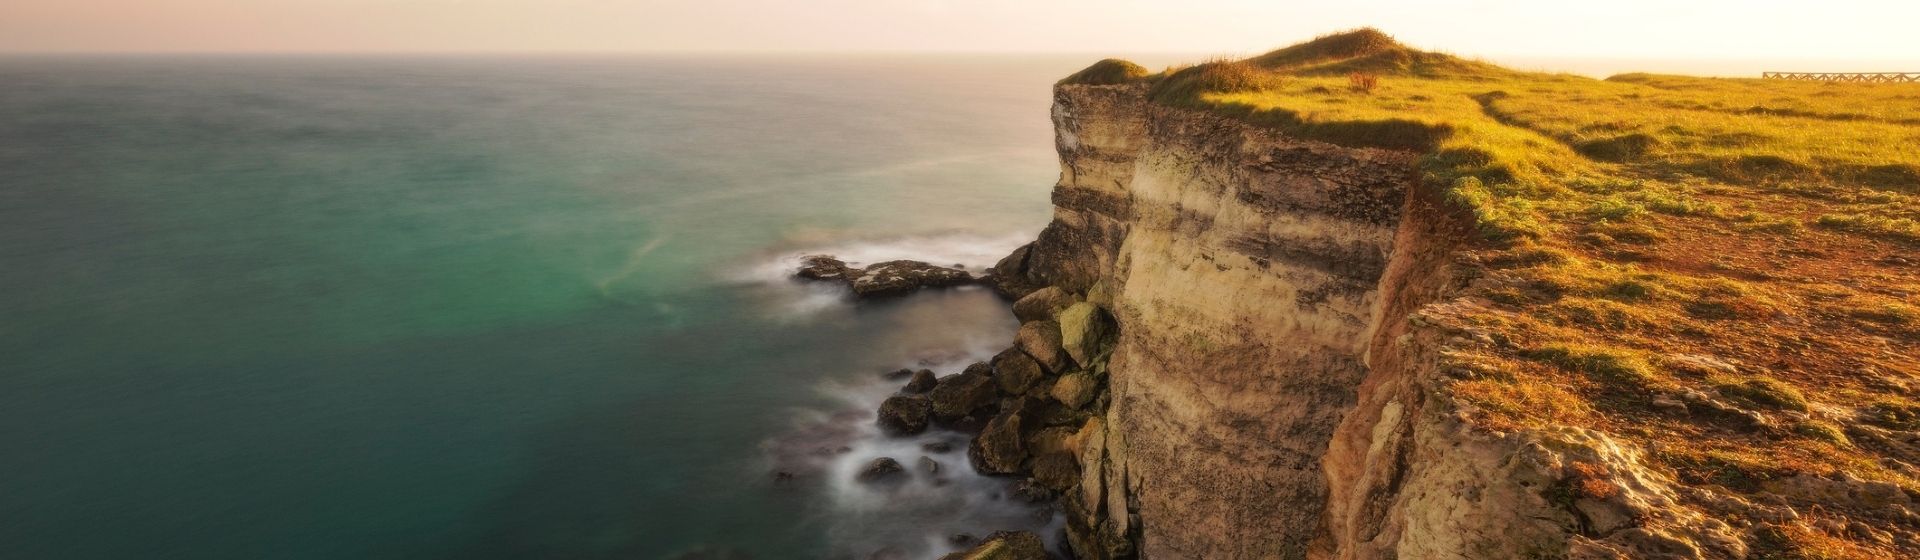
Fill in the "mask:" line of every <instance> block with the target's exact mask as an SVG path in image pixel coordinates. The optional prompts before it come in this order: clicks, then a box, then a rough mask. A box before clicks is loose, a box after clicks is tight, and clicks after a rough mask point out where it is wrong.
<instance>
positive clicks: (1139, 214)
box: [988, 83, 1743, 558]
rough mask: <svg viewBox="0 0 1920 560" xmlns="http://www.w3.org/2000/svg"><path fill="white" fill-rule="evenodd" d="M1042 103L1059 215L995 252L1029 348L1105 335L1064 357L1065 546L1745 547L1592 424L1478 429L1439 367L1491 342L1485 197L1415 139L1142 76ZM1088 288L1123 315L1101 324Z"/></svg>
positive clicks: (1164, 552) (1639, 551)
mask: <svg viewBox="0 0 1920 560" xmlns="http://www.w3.org/2000/svg"><path fill="white" fill-rule="evenodd" d="M1052 112H1053V121H1054V125H1055V128H1056V139H1057V140H1056V144H1057V145H1056V147H1057V149H1058V151H1059V154H1060V159H1061V178H1060V182H1059V184H1058V185H1056V186H1055V187H1054V190H1053V202H1054V205H1055V214H1054V220H1053V222H1052V223H1051V224H1050V225H1049V226H1048V227H1047V228H1046V230H1045V231H1044V232H1043V233H1042V234H1041V235H1040V237H1039V239H1038V240H1037V241H1035V242H1034V243H1033V244H1032V245H1030V246H1028V247H1025V248H1022V249H1021V250H1020V251H1017V252H1016V253H1015V254H1014V255H1012V256H1010V257H1009V258H1008V259H1007V260H1005V261H1003V262H1002V263H1001V264H1000V265H999V266H997V267H996V270H995V272H996V273H997V274H998V275H999V277H1000V282H1001V283H1002V285H1003V286H1009V288H1008V289H1009V290H1010V291H1013V292H1015V293H1014V294H1013V295H1015V296H1021V295H1025V296H1026V297H1025V298H1023V299H1022V300H1021V301H1020V302H1019V304H1017V305H1016V312H1019V313H1020V314H1021V315H1022V319H1023V320H1026V321H1029V322H1028V323H1027V327H1024V328H1023V329H1022V331H1023V332H1022V338H1023V341H1022V346H1021V347H1022V348H1029V346H1030V345H1029V344H1027V340H1028V339H1029V338H1035V339H1038V338H1041V337H1038V336H1033V337H1029V335H1028V331H1031V330H1043V331H1047V332H1048V333H1053V332H1055V331H1058V332H1060V333H1062V334H1055V335H1053V336H1055V337H1058V338H1063V339H1065V342H1067V344H1065V346H1067V347H1068V349H1069V350H1071V349H1072V346H1074V344H1072V343H1073V341H1074V340H1076V339H1081V340H1083V342H1081V343H1080V344H1083V345H1085V344H1088V343H1086V342H1084V340H1085V339H1088V338H1105V339H1107V340H1110V342H1107V343H1106V344H1110V350H1107V349H1102V348H1099V347H1098V346H1100V345H1099V344H1095V346H1096V348H1093V349H1091V350H1086V351H1083V352H1081V353H1080V354H1079V355H1076V356H1074V358H1075V359H1074V360H1062V362H1063V365H1062V366H1060V367H1061V368H1062V369H1063V370H1064V371H1056V372H1055V373H1076V374H1082V375H1088V374H1091V375H1092V376H1093V378H1094V379H1095V382H1096V383H1104V386H1105V393H1104V394H1102V395H1101V396H1100V397H1098V399H1097V400H1095V401H1094V404H1093V405H1092V407H1093V409H1094V417H1093V418H1091V419H1088V420H1087V421H1086V422H1085V423H1084V425H1082V426H1081V427H1080V428H1079V429H1078V431H1077V433H1076V434H1074V436H1073V437H1072V439H1071V440H1070V441H1069V442H1068V443H1069V448H1070V450H1071V451H1072V452H1073V453H1075V454H1076V456H1077V459H1078V460H1077V463H1078V465H1079V469H1080V472H1079V477H1078V482H1077V483H1069V484H1071V485H1072V487H1071V488H1070V489H1068V490H1067V491H1066V493H1065V494H1064V497H1063V499H1062V501H1063V504H1064V507H1065V509H1066V510H1067V512H1068V516H1069V528H1068V540H1069V542H1070V544H1071V548H1072V549H1073V550H1074V552H1075V554H1076V555H1077V556H1079V557H1082V558H1118V557H1133V556H1138V557H1146V558H1309V557H1312V558H1332V557H1338V558H1396V557H1397V558H1446V557H1465V558H1519V557H1565V556H1570V555H1571V556H1586V555H1590V556H1593V557H1608V556H1614V555H1618V554H1626V555H1629V556H1636V557H1639V556H1645V557H1653V556H1660V555H1672V556H1675V557H1697V556H1712V555H1737V554H1740V553H1742V552H1743V551H1742V550H1741V549H1740V547H1741V545H1740V543H1739V541H1738V539H1734V538H1731V537H1727V536H1726V535H1725V534H1723V533H1725V529H1726V527H1725V526H1724V525H1723V524H1722V525H1716V523H1717V522H1712V521H1706V520H1703V519H1701V518H1700V516H1698V515H1694V514H1689V513H1687V510H1685V509H1683V508H1678V507H1674V501H1673V500H1674V498H1673V492H1674V491H1673V490H1671V489H1670V488H1669V486H1670V485H1669V484H1668V483H1667V482H1666V481H1664V480H1662V479H1660V478H1659V477H1658V476H1655V475H1650V474H1646V473H1644V472H1642V470H1640V469H1635V468H1633V465H1634V464H1635V461H1636V457H1635V456H1634V452H1633V451H1631V450H1629V449H1625V448H1622V447H1620V446H1616V445H1614V444H1613V443H1611V442H1610V441H1609V440H1608V439H1607V438H1606V437H1605V436H1604V435H1600V434H1597V433H1590V432H1586V431H1582V430H1579V429H1577V428H1567V429H1565V430H1563V431H1561V432H1558V433H1551V434H1542V433H1498V432H1493V431H1489V430H1486V429H1482V428H1477V427H1475V426H1474V425H1473V424H1472V423H1471V422H1467V421H1465V420H1464V419H1463V416H1464V415H1466V414H1468V411H1463V410H1462V407H1461V406H1459V405H1457V404H1455V403H1453V402H1451V401H1449V400H1448V399H1447V398H1445V396H1444V392H1443V391H1439V390H1437V389H1438V388H1439V387H1440V386H1442V385H1444V384H1445V383H1446V382H1447V380H1448V378H1449V376H1450V375H1451V374H1450V373H1449V371H1448V370H1450V369H1458V368H1459V367H1462V366H1460V365H1459V362H1460V361H1461V360H1460V359H1458V357H1457V356H1456V354H1457V353H1460V352H1470V351H1471V349H1472V348H1473V347H1474V346H1476V345H1489V344H1494V343H1495V341H1493V340H1490V339H1489V337H1488V336H1486V334H1485V333H1480V332H1476V331H1475V329H1474V328H1473V326H1472V324H1473V323H1474V320H1473V319H1472V318H1473V317H1474V316H1477V315H1479V314H1480V313H1481V311H1480V310H1477V309H1474V308H1473V304H1472V303H1470V302H1469V300H1465V299H1459V300H1456V296H1457V295H1458V294H1459V293H1460V292H1461V291H1463V290H1465V289H1467V287H1468V286H1470V285H1471V284H1472V282H1474V281H1475V279H1476V277H1478V276H1479V269H1478V267H1477V266H1475V265H1474V264H1473V263H1472V262H1471V258H1470V257H1469V255H1468V253H1467V252H1466V251H1463V250H1462V247H1461V245H1462V244H1463V243H1464V242H1465V240H1468V239H1471V238H1472V236H1471V235H1470V234H1469V233H1468V229H1469V228H1470V227H1471V222H1472V220H1471V218H1470V217H1468V216H1463V215H1461V212H1460V211H1459V210H1457V209H1455V208H1453V207H1451V206H1449V205H1446V204H1443V203H1441V202H1440V201H1439V199H1438V196H1437V194H1436V189H1433V188H1429V187H1426V186H1423V185H1422V184H1421V183H1420V178H1419V175H1418V174H1417V172H1416V161H1415V160H1416V158H1417V156H1416V154H1414V153H1411V152H1404V151H1393V150H1383V149H1356V148H1346V147H1340V146H1335V145H1332V144H1327V143H1324V142H1318V141H1312V140H1304V139H1299V138H1294V137H1290V136H1288V135H1286V134H1283V133H1280V132H1276V131H1274V130H1271V129H1267V128H1260V127H1254V126H1250V125H1247V124H1244V123H1242V122H1241V121H1238V120H1233V119H1229V118H1224V117H1221V116H1217V115H1215V114H1212V113H1208V112H1205V111H1199V110H1194V109H1185V108H1178V107H1169V106H1165V105H1161V104H1156V103H1151V102H1149V101H1148V86H1146V85H1142V84H1128V83H1119V84H1112V85H1075V84H1063V85H1060V86H1058V87H1056V90H1055V94H1054V104H1053V111H1052ZM1043 286H1044V287H1048V288H1047V289H1045V290H1041V291H1038V292H1031V291H1032V290H1034V289H1035V288H1038V287H1043ZM1030 292H1031V293H1032V295H1028V294H1029V293H1030ZM1041 300H1044V301H1041ZM1082 300H1084V301H1085V302H1086V303H1083V304H1079V305H1078V307H1079V308H1080V309H1081V310H1082V311H1081V312H1080V315H1081V316H1080V317H1077V318H1075V317H1064V316H1065V315H1068V314H1067V313H1066V312H1065V310H1067V309H1070V306H1069V304H1072V303H1073V302H1075V301H1082ZM1087 304H1091V305H1087ZM1090 308H1091V309H1094V310H1097V311H1098V315H1099V317H1101V318H1104V317H1111V321H1112V328H1111V329H1110V330H1111V331H1112V334H1111V335H1110V336H1103V335H1101V334H1099V333H1098V332H1095V333H1094V334H1088V332H1089V331H1098V330H1099V329H1098V328H1097V325H1093V324H1097V323H1098V322H1099V321H1097V320H1096V321H1092V322H1091V323H1092V324H1090V321H1089V319H1087V318H1086V311H1085V310H1087V309H1090ZM1033 346H1041V347H1044V346H1046V344H1038V343H1037V344H1035V345H1033ZM1108 352H1110V353H1108ZM1030 353H1032V352H1030ZM1035 357H1036V358H1039V357H1040V356H1037V355H1036V356H1035ZM1043 361H1044V360H1043ZM1049 369H1050V370H1052V368H1051V367H1050V368H1049ZM1062 379H1064V378H1062ZM1054 384H1055V386H1056V388H1058V386H1060V385H1061V383H1060V382H1054ZM1059 392H1060V391H1055V393H1056V394H1057V393H1059ZM1003 414H1004V413H1003ZM988 429H989V431H990V432H991V431H992V430H993V429H994V428H993V426H991V425H990V426H989V428H988ZM1589 481H1592V482H1591V483H1590V484H1589ZM1582 484H1588V486H1590V487H1592V488H1603V489H1604V490H1599V491H1590V492H1586V493H1583V492H1582V490H1581V488H1582V486H1581V485H1582Z"/></svg>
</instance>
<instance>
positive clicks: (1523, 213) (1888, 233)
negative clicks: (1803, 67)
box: [1063, 29, 1920, 558]
mask: <svg viewBox="0 0 1920 560" xmlns="http://www.w3.org/2000/svg"><path fill="white" fill-rule="evenodd" d="M1063 83H1068V84H1114V85H1117V86H1118V87H1133V88H1140V89H1141V90H1142V91H1143V92H1144V93H1145V94H1146V95H1147V96H1148V99H1149V100H1150V101H1151V102H1153V103H1157V104H1161V105H1165V106H1171V107H1177V108H1187V109H1192V110H1198V111H1207V112H1210V113H1213V114H1217V115H1223V116H1227V117H1231V118H1235V119H1239V120H1241V121H1243V122H1246V123H1248V124H1251V125H1255V126H1260V127H1265V128H1270V129H1274V130H1276V131H1279V132H1281V133H1284V134H1287V135H1290V136H1294V137H1298V138H1304V139H1312V140H1320V141H1324V142H1328V143H1331V144H1335V145H1339V146H1346V147H1356V148H1386V149H1395V150H1408V151H1413V152H1416V153H1417V154H1419V156H1420V157H1419V158H1418V161H1419V164H1418V165H1419V169H1418V171H1419V174H1418V175H1419V177H1420V182H1421V183H1422V186H1423V187H1424V188H1431V189H1437V190H1440V191H1442V192H1443V194H1444V196H1445V199H1446V200H1448V201H1449V202H1450V203H1451V204H1453V205H1454V206H1455V209H1457V210H1458V211H1460V212H1461V215H1463V216H1470V217H1471V218H1470V219H1471V220H1472V221H1473V222H1474V224H1475V225H1476V226H1478V231H1479V235H1478V236H1476V237H1475V238H1474V239H1471V240H1467V241H1468V244H1469V247H1468V249H1467V252H1468V253H1469V254H1468V255H1467V257H1465V258H1463V259H1462V260H1461V261H1460V262H1462V263H1471V266H1470V268H1472V269H1474V271H1475V272H1474V273H1473V276H1474V277H1475V278H1476V279H1475V280H1474V281H1473V282H1472V283H1471V284H1470V285H1469V287H1466V288H1462V293H1460V294H1456V295H1460V296H1466V297H1468V298H1471V299H1474V300H1476V301H1477V302H1479V303H1483V304H1484V305H1485V306H1486V311H1485V312H1484V313H1481V314H1478V315H1476V316H1473V317H1471V318H1470V319H1462V320H1468V321H1472V322H1474V325H1473V326H1474V327H1475V328H1476V329H1480V330H1483V331H1486V332H1488V334H1489V335H1490V338H1491V339H1493V340H1495V341H1498V342H1497V343H1496V344H1495V345H1494V346H1493V347H1491V348H1477V349H1472V350H1463V349H1452V350H1449V354H1448V355H1449V356H1454V357H1459V356H1467V357H1468V358H1470V362H1471V363H1459V364H1451V363H1450V364H1448V365H1447V366H1446V367H1445V368H1443V369H1444V370H1445V371H1450V372H1453V373H1450V374H1449V376H1450V381H1449V382H1448V383H1447V384H1446V385H1445V387H1446V388H1445V389H1444V391H1445V392H1446V393H1447V394H1448V395H1449V396H1450V397H1452V398H1454V399H1457V401H1458V402H1460V403H1462V404H1464V405H1466V406H1467V407H1468V408H1469V409H1470V410H1472V411H1473V412H1472V417H1473V418H1475V419H1476V420H1475V421H1476V422H1478V423H1480V425H1482V426H1484V427H1487V428H1489V429H1494V430H1499V431H1519V430H1540V429H1545V428H1548V427H1553V426H1564V425H1573V426H1581V427H1586V428H1591V429H1595V430H1600V431H1604V432H1606V433H1608V434H1609V435H1610V436H1611V437H1613V438H1614V439H1615V440H1617V441H1622V442H1627V443H1631V444H1634V445H1637V446H1640V447H1642V448H1644V449H1646V450H1648V451H1649V453H1647V454H1646V457H1648V459H1647V461H1649V462H1650V466H1651V467H1653V468H1655V469H1657V470H1659V471H1661V472H1664V473H1668V474H1669V475H1670V476H1672V477H1673V478H1675V479H1676V480H1678V481H1680V482H1682V483H1685V484H1692V485H1697V486H1700V487H1703V488H1709V489H1711V490H1712V491H1714V492H1722V493H1731V494H1735V495H1742V496H1744V497H1745V498H1747V499H1752V498H1753V497H1754V496H1753V494H1754V493H1757V492H1761V491H1762V488H1763V487H1764V486H1765V485H1766V484H1768V483H1770V482H1771V481H1775V480H1780V479H1783V478H1788V477H1793V476H1799V475H1815V476H1824V477H1838V476H1840V475H1842V474H1844V475H1847V476H1853V477H1857V478H1860V479H1864V480H1870V481H1881V482H1890V483H1893V484H1896V485H1898V486H1900V487H1902V488H1904V489H1906V490H1907V491H1908V492H1909V493H1911V494H1913V495H1916V496H1920V472H1916V471H1914V470H1913V469H1912V468H1911V467H1907V466H1903V465H1911V464H1914V463H1915V461H1916V458H1915V457H1913V456H1912V455H1911V453H1912V451H1911V450H1909V449H1904V448H1900V447H1898V446H1894V447H1889V445H1893V444H1889V443H1886V442H1888V441H1894V440H1899V439H1900V438H1901V437H1906V436H1905V435H1903V434H1911V433H1912V432H1915V431H1920V400H1916V399H1914V398H1913V397H1912V396H1911V395H1909V394H1907V392H1908V391H1910V389H1909V388H1908V387H1909V386H1920V385H1913V384H1914V383H1920V360H1917V359H1915V357H1920V304H1916V303H1914V302H1916V301H1920V299H1916V298H1920V85H1910V84H1826V83H1814V82H1791V81H1773V80H1765V81H1763V80H1757V79H1717V78H1696V77H1687V76H1666V75H1652V74H1626V75H1619V76H1614V77H1611V78H1608V79H1604V80H1600V79H1592V78H1586V77H1580V76H1571V75H1561V74H1542V73H1529V72H1518V71H1513V70H1509V69H1505V68H1501V67H1498V66H1495V65H1493V64H1489V63H1486V62H1482V61H1475V60H1469V59H1463V58H1460V57H1455V56H1450V55H1447V54H1443V53H1435V52H1426V51H1420V50H1417V49H1412V48H1409V47H1407V46H1404V45H1401V44H1400V43H1398V42H1396V41H1394V40H1393V38H1392V37H1390V36H1388V35H1386V34H1384V33H1381V32H1379V31H1376V30H1371V29H1362V30H1355V31H1350V32H1345V33H1338V34H1333V35H1328V36H1325V37H1321V38H1318V39H1315V40H1313V41H1309V42H1305V43H1301V44H1298V45H1294V46H1290V47H1287V48H1283V49H1279V50H1276V51H1273V52H1270V53H1266V54H1263V55H1259V56H1255V57H1250V58H1246V59H1239V60H1228V59H1217V60H1210V61H1206V62H1203V63H1200V64H1196V65H1193V66H1185V67H1176V68H1170V69H1168V70H1167V71H1164V72H1160V73H1157V74H1146V71H1145V70H1144V69H1139V68H1138V67H1137V66H1132V65H1123V64H1120V63H1118V62H1117V61H1102V62H1101V63H1100V64H1096V65H1095V66H1094V67H1090V68H1088V69H1087V70H1086V71H1082V72H1081V73H1079V74H1075V76H1073V77H1069V78H1068V80H1066V81H1064V82H1063ZM1195 345H1196V347H1200V346H1203V345H1202V344H1200V343H1199V342H1198V341H1196V343H1195ZM1468 358H1460V359H1468ZM1448 359H1454V358H1448ZM1703 360H1704V361H1703ZM1701 364H1706V365H1705V366H1703V365H1701ZM1880 378H1885V379H1905V380H1909V381H1906V382H1903V383H1904V384H1902V383H1890V382H1885V381H1875V379H1880ZM1687 394H1693V395H1706V396H1708V397H1709V398H1713V399H1716V400H1719V401H1722V402H1724V403H1727V404H1728V405H1730V406H1734V407H1737V408H1740V409H1741V410H1743V411H1751V412H1752V413H1753V414H1755V415H1758V416H1760V417H1761V418H1762V419H1763V420H1764V422H1761V423H1742V422H1735V421H1730V420H1729V419H1728V418H1726V417H1725V416H1724V415H1722V416H1716V415H1714V414H1709V413H1704V412H1695V411H1694V410H1693V409H1691V408H1685V409H1682V408H1676V407H1674V406H1673V405H1672V404H1671V402H1669V403H1668V404H1666V405H1663V406H1656V401H1660V400H1661V399H1666V401H1674V400H1676V399H1678V398H1679V397H1680V396H1683V395H1687ZM1662 402H1665V401H1662ZM1843 427H1844V428H1843ZM1860 429H1875V430H1886V431H1889V432H1891V433H1893V434H1894V435H1893V436H1890V437H1883V436H1875V435H1873V434H1871V433H1866V432H1858V431H1856V430H1860ZM1575 478H1576V479H1578V480H1570V481H1569V484H1571V485H1570V486H1567V487H1566V488H1564V489H1563V490H1565V492H1566V493H1567V495H1568V496H1577V495H1584V494H1583V493H1602V494H1604V493H1605V488H1604V487H1600V486H1597V485H1595V486H1594V487H1592V488H1583V487H1581V486H1580V485H1582V484H1586V483H1587V482H1586V481H1587V480H1588V479H1591V480H1599V478H1598V477H1586V478H1581V477H1575ZM1689 507H1702V508H1706V507H1711V506H1710V505H1708V504H1691V505H1690V506H1689ZM1708 513H1709V514H1710V515H1713V516H1718V517H1723V518H1729V519H1731V518H1735V517H1739V516H1741V515H1744V514H1743V513H1741V512H1739V511H1710V512H1708ZM1823 515H1830V516H1835V517H1838V518H1840V519H1844V520H1847V521H1859V522H1862V523H1866V524H1868V525H1870V526H1875V527H1883V526H1886V523H1890V521H1888V520H1887V519H1886V518H1885V517H1883V516H1881V513H1879V512H1874V511H1847V510H1845V508H1842V507H1839V506H1834V507H1831V508H1829V509H1828V510H1827V511H1825V512H1824V513H1823ZM1748 521H1752V522H1755V523H1759V522H1761V521H1762V520H1751V519H1750V520H1748ZM1755 534H1756V535H1758V536H1757V537H1755V539H1756V540H1755V541H1754V542H1753V543H1751V544H1753V545H1755V553H1756V554H1755V555H1756V556H1757V557H1781V558H1784V557H1799V558H1820V557H1831V558H1854V557H1896V556H1900V557H1916V556H1920V550H1908V549H1900V550H1898V551H1897V552H1894V551H1890V549H1888V548H1886V546H1885V545H1883V544H1881V543H1868V542H1852V541H1850V540H1849V539H1848V537H1846V536H1844V535H1829V534H1826V533H1822V532H1820V531H1817V530H1811V529H1808V528H1807V527H1804V526H1800V525H1783V526H1780V527H1778V528H1775V529H1767V530H1766V531H1758V532H1755Z"/></svg>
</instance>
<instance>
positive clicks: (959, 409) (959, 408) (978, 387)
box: [928, 368, 996, 420]
mask: <svg viewBox="0 0 1920 560" xmlns="http://www.w3.org/2000/svg"><path fill="white" fill-rule="evenodd" d="M995 394H996V387H995V386H994V383H993V377H992V376H989V375H982V374H980V373H979V372H977V371H975V370H973V368H968V370H967V371H966V372H963V373H959V374H956V375H949V376H946V377H945V378H942V379H940V381H939V383H938V384H937V385H935V386H934V387H933V391H931V392H929V393H928V397H930V398H931V399H932V401H933V415H934V416H935V417H938V418H940V419H942V420H956V419H959V418H960V417H963V416H966V415H968V414H970V413H972V412H973V411H975V410H979V409H981V408H984V407H986V406H987V405H989V404H993V402H994V395H995Z"/></svg>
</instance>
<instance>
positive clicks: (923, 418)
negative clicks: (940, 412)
mask: <svg viewBox="0 0 1920 560" xmlns="http://www.w3.org/2000/svg"><path fill="white" fill-rule="evenodd" d="M932 415H933V401H932V400H930V399H928V398H927V397H925V396H922V395H908V396H898V397H888V398H887V400H884V401H881V402H880V411H879V420H878V421H879V423H880V427H882V428H885V429H886V430H887V431H888V432H890V433H894V434H899V435H911V434H917V433H920V432H924V431H927V420H928V418H929V417H930V416H932Z"/></svg>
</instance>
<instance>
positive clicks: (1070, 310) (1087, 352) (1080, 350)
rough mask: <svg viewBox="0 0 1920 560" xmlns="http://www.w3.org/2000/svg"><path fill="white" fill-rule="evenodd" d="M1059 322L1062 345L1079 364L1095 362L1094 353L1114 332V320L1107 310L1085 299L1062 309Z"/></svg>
mask: <svg viewBox="0 0 1920 560" xmlns="http://www.w3.org/2000/svg"><path fill="white" fill-rule="evenodd" d="M1059 322H1060V346H1061V347H1062V348H1065V349H1066V351H1067V355H1069V356H1072V357H1073V361H1074V363H1078V364H1090V363H1093V357H1094V355H1095V354H1098V353H1099V352H1100V348H1101V346H1103V345H1105V344H1106V341H1107V339H1108V338H1109V337H1110V336H1111V335H1112V334H1113V321H1112V320H1111V319H1110V318H1108V317H1107V313H1106V311H1103V310H1101V309H1100V306H1098V305H1094V304H1092V303H1087V302H1084V301H1083V302H1080V303H1076V304H1073V305H1071V306H1068V307H1067V308H1066V309H1065V310H1063V311H1061V312H1060V315H1059Z"/></svg>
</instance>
